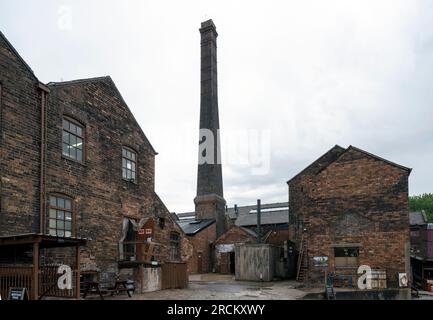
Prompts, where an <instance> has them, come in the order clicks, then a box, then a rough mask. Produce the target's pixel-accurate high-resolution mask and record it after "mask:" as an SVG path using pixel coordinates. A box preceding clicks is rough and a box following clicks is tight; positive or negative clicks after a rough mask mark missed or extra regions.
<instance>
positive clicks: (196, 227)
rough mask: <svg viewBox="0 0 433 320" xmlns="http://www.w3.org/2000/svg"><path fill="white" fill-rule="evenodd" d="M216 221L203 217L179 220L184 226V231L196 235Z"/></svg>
mask: <svg viewBox="0 0 433 320" xmlns="http://www.w3.org/2000/svg"><path fill="white" fill-rule="evenodd" d="M214 223H215V219H203V220H189V221H179V222H178V225H179V226H180V227H181V228H182V230H183V232H184V233H185V234H186V235H188V236H193V235H196V234H197V233H199V232H201V231H203V230H204V229H206V228H207V227H209V226H210V225H212V224H214Z"/></svg>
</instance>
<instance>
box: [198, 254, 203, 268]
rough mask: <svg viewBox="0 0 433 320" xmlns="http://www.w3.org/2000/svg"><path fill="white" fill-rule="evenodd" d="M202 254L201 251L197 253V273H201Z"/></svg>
mask: <svg viewBox="0 0 433 320" xmlns="http://www.w3.org/2000/svg"><path fill="white" fill-rule="evenodd" d="M202 256H203V253H202V252H201V251H199V252H198V255H197V273H203V257H202Z"/></svg>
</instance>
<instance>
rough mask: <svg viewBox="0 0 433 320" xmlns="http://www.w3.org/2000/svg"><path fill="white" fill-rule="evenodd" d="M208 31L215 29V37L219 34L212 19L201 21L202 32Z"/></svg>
mask: <svg viewBox="0 0 433 320" xmlns="http://www.w3.org/2000/svg"><path fill="white" fill-rule="evenodd" d="M206 31H213V33H214V35H215V37H217V36H218V33H217V32H216V27H215V24H214V23H213V21H212V19H209V20H206V21H204V22H202V23H201V28H200V32H201V33H204V32H206Z"/></svg>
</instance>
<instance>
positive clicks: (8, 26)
mask: <svg viewBox="0 0 433 320" xmlns="http://www.w3.org/2000/svg"><path fill="white" fill-rule="evenodd" d="M209 18H212V19H213V21H214V23H215V24H216V26H217V31H218V34H219V37H218V77H219V78H218V81H219V83H218V85H219V88H218V90H219V111H220V123H221V135H222V146H221V148H222V155H223V161H224V163H223V176H224V192H225V198H226V200H227V202H228V204H229V205H233V204H235V203H237V204H239V205H242V204H250V203H254V202H255V201H256V199H257V198H261V199H262V202H263V203H267V202H271V201H287V185H286V183H285V182H286V181H287V180H288V179H289V178H291V177H292V176H294V175H295V174H296V173H298V172H299V171H300V170H302V169H303V168H304V167H306V166H307V165H309V164H310V163H311V162H312V161H314V160H315V159H317V158H318V157H319V156H321V155H322V154H323V153H325V152H326V151H327V150H328V149H330V148H331V147H333V146H334V145H336V144H339V145H341V146H343V147H347V146H349V145H354V146H357V147H359V148H361V149H365V150H367V151H369V152H371V153H374V154H377V155H379V156H381V157H384V158H386V159H389V160H391V161H394V162H397V163H399V164H401V165H404V166H407V167H410V168H413V171H412V174H411V177H410V186H409V190H410V194H419V193H424V192H432V191H433V2H432V1H428V0H425V1H407V0H404V1H403V0H402V1H399V0H390V1H384V0H382V1H367V0H362V1H348V0H343V1H330V0H327V1H305V0H303V1H287V0H286V1H260V2H254V1H233V0H231V1H214V0H212V1H208V0H200V1H173V2H166V1H142V0H140V1H138V0H137V1H131V0H130V1H107V0H101V1H95V0H90V1H89V0H73V1H54V0H53V1H48V0H47V1H44V0H40V1H24V0H16V1H8V0H0V30H1V31H2V32H3V33H4V34H5V35H6V37H7V38H8V39H9V41H10V42H11V43H12V44H13V45H14V46H15V48H16V49H17V50H18V52H19V53H20V54H21V55H22V57H23V58H24V59H25V60H26V61H27V63H28V64H29V65H30V66H31V68H32V69H33V70H34V72H35V73H36V75H37V76H38V78H39V79H40V80H41V81H43V82H49V81H60V80H72V79H78V78H87V77H95V76H104V75H110V76H111V77H112V78H113V80H114V82H115V83H116V85H117V87H118V88H119V90H120V92H121V93H122V95H123V97H124V99H125V100H126V102H127V103H128V105H129V107H130V109H131V110H132V112H133V113H134V115H135V117H136V118H137V120H138V122H139V124H140V125H141V127H142V128H143V130H144V132H145V133H146V135H147V137H148V138H149V140H150V141H151V143H152V144H153V146H154V147H155V149H156V150H157V151H158V152H159V155H158V156H157V158H156V191H157V193H158V194H159V195H160V196H161V198H162V199H163V201H164V202H165V204H166V205H167V207H168V208H169V210H171V211H176V212H182V211H186V210H193V208H194V204H193V198H194V196H195V188H196V178H197V169H196V166H197V152H198V124H199V104H200V91H199V90H200V34H199V31H198V29H199V27H200V22H202V21H204V20H207V19H209ZM255 135H258V137H259V138H258V139H254V136H255ZM248 137H249V138H248ZM245 138H248V139H245ZM255 140H257V141H259V142H261V143H260V144H259V146H260V148H258V147H257V145H256V143H255ZM262 147H263V148H262ZM257 149H259V150H261V156H260V157H257V156H254V152H255V151H256V150H257ZM257 159H258V160H260V161H257ZM267 163H268V164H269V165H267ZM264 164H266V165H264Z"/></svg>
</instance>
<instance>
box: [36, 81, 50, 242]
mask: <svg viewBox="0 0 433 320" xmlns="http://www.w3.org/2000/svg"><path fill="white" fill-rule="evenodd" d="M38 89H40V90H41V137H40V138H41V154H40V177H39V233H41V234H44V233H45V214H46V212H45V211H46V210H45V206H46V193H45V192H46V190H45V177H46V174H45V167H46V165H45V161H46V154H47V145H46V141H47V120H46V119H47V108H46V101H47V95H48V94H49V93H50V89H49V88H48V87H47V86H46V85H44V84H43V83H42V82H39V83H38Z"/></svg>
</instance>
